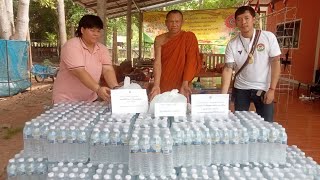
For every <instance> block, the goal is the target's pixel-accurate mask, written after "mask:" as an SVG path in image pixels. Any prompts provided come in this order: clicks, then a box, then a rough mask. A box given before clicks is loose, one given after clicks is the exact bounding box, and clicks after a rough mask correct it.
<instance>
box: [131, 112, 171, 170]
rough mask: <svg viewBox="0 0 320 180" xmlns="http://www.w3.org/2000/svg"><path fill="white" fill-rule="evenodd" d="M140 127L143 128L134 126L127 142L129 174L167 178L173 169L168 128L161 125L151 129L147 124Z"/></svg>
mask: <svg viewBox="0 0 320 180" xmlns="http://www.w3.org/2000/svg"><path fill="white" fill-rule="evenodd" d="M138 119H139V118H138ZM138 121H139V120H137V122H138ZM141 125H143V126H142V127H140V126H139V124H138V123H136V124H135V126H134V130H133V132H132V137H131V139H130V142H129V146H130V154H129V173H130V174H131V175H139V174H142V175H144V176H149V175H154V176H169V175H170V174H171V172H172V169H173V161H172V158H173V157H172V144H173V142H172V138H171V134H170V130H169V128H168V127H164V124H162V123H160V124H158V126H157V125H154V126H152V127H150V126H149V125H148V124H141ZM159 125H160V127H159Z"/></svg>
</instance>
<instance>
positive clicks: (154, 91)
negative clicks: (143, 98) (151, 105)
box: [149, 86, 161, 101]
mask: <svg viewBox="0 0 320 180" xmlns="http://www.w3.org/2000/svg"><path fill="white" fill-rule="evenodd" d="M160 92H161V91H160V87H159V86H153V88H152V89H151V92H150V94H149V99H150V101H152V99H153V98H154V97H155V96H156V95H158V94H160Z"/></svg>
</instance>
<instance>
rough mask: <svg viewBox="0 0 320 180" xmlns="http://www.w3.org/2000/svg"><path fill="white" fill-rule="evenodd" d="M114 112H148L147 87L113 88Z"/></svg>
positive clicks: (112, 101) (112, 104) (112, 103)
mask: <svg viewBox="0 0 320 180" xmlns="http://www.w3.org/2000/svg"><path fill="white" fill-rule="evenodd" d="M111 107H112V113H119V114H126V113H146V112H147V111H148V96H147V91H146V90H145V89H116V90H111Z"/></svg>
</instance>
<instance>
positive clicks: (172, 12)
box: [166, 9, 183, 19]
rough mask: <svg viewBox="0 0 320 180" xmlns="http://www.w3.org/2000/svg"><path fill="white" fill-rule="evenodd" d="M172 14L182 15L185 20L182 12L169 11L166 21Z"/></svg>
mask: <svg viewBox="0 0 320 180" xmlns="http://www.w3.org/2000/svg"><path fill="white" fill-rule="evenodd" d="M170 14H180V15H181V16H182V19H183V14H182V12H181V11H180V10H177V9H174V10H171V11H169V12H168V13H167V16H166V19H168V17H169V15H170Z"/></svg>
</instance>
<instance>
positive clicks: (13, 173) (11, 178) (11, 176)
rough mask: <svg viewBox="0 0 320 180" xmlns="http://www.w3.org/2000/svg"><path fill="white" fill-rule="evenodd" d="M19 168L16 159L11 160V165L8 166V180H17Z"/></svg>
mask: <svg viewBox="0 0 320 180" xmlns="http://www.w3.org/2000/svg"><path fill="white" fill-rule="evenodd" d="M17 171H18V170H17V166H16V163H15V160H14V159H10V160H9V164H8V165H7V176H8V180H17V178H18V177H17V175H18V172H17Z"/></svg>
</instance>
